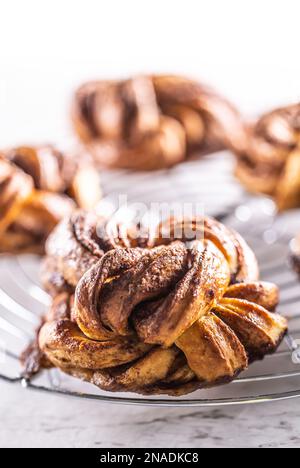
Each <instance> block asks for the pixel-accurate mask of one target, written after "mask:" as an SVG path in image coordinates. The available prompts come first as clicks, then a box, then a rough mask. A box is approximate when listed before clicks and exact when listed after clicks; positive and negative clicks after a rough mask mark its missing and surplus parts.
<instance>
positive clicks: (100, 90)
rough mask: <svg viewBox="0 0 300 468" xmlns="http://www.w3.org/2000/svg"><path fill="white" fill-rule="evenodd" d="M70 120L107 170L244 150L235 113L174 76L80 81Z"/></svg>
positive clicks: (148, 166)
mask: <svg viewBox="0 0 300 468" xmlns="http://www.w3.org/2000/svg"><path fill="white" fill-rule="evenodd" d="M72 120H73V123H74V128H75V130H76V133H77V135H78V136H79V138H80V139H81V141H82V142H83V143H84V144H85V145H86V147H87V148H88V149H89V151H90V152H91V153H92V154H93V155H94V156H95V158H96V160H97V161H98V162H99V163H100V164H101V165H105V166H110V167H120V168H133V169H139V170H152V169H160V168H166V167H170V166H173V165H174V164H177V163H179V162H181V161H184V160H185V159H186V158H188V157H189V156H190V155H191V154H192V153H194V152H195V151H197V152H201V153H210V152H213V151H216V150H219V149H223V148H225V147H229V148H234V149H236V150H239V151H240V150H242V149H243V148H244V140H245V136H244V129H243V125H242V123H241V119H240V116H239V114H238V112H237V111H236V109H235V108H234V107H233V106H232V105H231V104H230V103H229V102H227V101H226V100H225V99H224V98H222V97H220V96H219V95H217V94H216V93H215V92H214V91H212V90H211V89H209V88H207V87H205V86H202V85H201V84H199V83H197V82H195V81H192V80H189V79H186V78H182V77H178V76H167V75H161V76H159V75H156V76H137V77H134V78H132V79H128V80H125V81H94V82H90V83H86V84H84V85H83V86H81V87H80V88H79V89H78V91H77V92H76V94H75V97H74V102H73V111H72Z"/></svg>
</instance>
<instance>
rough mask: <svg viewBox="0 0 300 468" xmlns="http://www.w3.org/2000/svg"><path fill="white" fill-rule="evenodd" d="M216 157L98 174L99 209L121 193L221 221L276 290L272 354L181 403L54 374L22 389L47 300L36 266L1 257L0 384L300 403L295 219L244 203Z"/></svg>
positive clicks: (129, 398) (119, 398) (116, 398)
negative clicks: (283, 321) (277, 335)
mask: <svg viewBox="0 0 300 468" xmlns="http://www.w3.org/2000/svg"><path fill="white" fill-rule="evenodd" d="M219 157H220V156H219V155H216V156H215V157H213V158H210V159H205V160H203V161H192V162H190V163H187V164H185V165H182V166H177V168H175V169H173V170H171V171H164V172H162V173H155V175H154V174H149V173H148V174H138V175H137V174H132V173H126V172H124V171H123V172H121V171H117V172H116V171H114V172H113V171H112V172H107V173H104V174H103V181H104V190H105V192H106V195H107V196H106V197H105V199H104V201H103V204H102V205H101V206H100V207H99V208H100V209H107V207H108V206H109V207H110V208H112V207H113V206H115V204H116V199H117V198H118V195H119V194H120V193H125V194H127V196H128V201H129V203H134V202H135V201H141V200H142V201H145V202H146V203H148V202H152V201H166V202H168V203H170V202H172V201H178V200H180V201H195V200H198V201H201V202H202V203H203V206H204V208H205V212H206V213H208V214H212V215H215V216H217V217H219V218H221V219H223V220H224V219H225V222H226V224H228V225H231V226H232V227H234V228H235V229H237V230H238V231H239V232H240V233H241V234H242V235H243V236H244V237H245V238H246V239H247V241H248V242H249V244H250V245H251V246H252V248H253V249H254V251H255V252H256V255H257V257H258V260H259V263H260V267H261V276H262V279H264V280H268V281H273V282H275V283H277V284H278V285H279V287H280V289H281V303H280V312H281V313H282V314H283V315H285V316H287V317H288V318H289V322H290V325H289V328H290V332H289V334H288V336H287V337H286V339H285V341H284V342H283V343H282V345H281V346H280V348H279V349H278V351H277V352H276V353H275V354H274V355H271V356H268V357H266V358H265V359H264V360H263V361H259V362H256V363H254V364H253V365H252V366H250V368H249V369H248V370H247V371H246V372H245V373H243V374H242V375H241V376H240V377H239V378H238V379H237V380H235V381H234V382H232V383H231V384H229V385H225V386H221V387H218V388H214V389H210V390H199V391H197V392H195V393H193V394H191V395H187V396H185V397H180V398H172V397H169V398H168V397H167V398H166V397H164V398H161V397H160V396H155V397H149V398H145V397H143V396H136V395H131V394H120V393H118V394H111V393H107V392H106V393H105V392H102V391H101V390H99V389H98V388H96V387H94V386H92V385H90V384H88V383H84V382H81V381H79V380H77V379H74V378H72V377H70V376H67V375H64V374H63V373H61V372H60V371H59V370H57V369H52V370H47V371H43V372H42V373H41V374H40V375H38V376H37V377H35V378H34V379H32V380H30V381H25V380H24V379H23V378H22V376H21V367H20V364H19V355H20V353H21V351H22V350H23V349H24V347H25V345H26V344H27V343H28V341H29V340H30V339H31V338H32V337H33V336H34V331H35V328H36V327H37V326H38V324H39V320H40V318H41V316H42V315H43V314H44V313H45V310H46V309H47V307H48V305H49V303H50V298H49V297H48V295H47V294H46V293H45V291H43V289H42V288H41V286H40V283H39V259H37V258H36V257H32V256H23V257H10V256H6V257H4V256H3V257H0V379H4V380H6V381H9V382H11V383H15V384H22V385H23V386H24V387H27V388H31V389H36V390H40V391H44V392H54V393H58V394H64V395H68V396H77V397H81V398H89V399H95V400H100V401H107V402H112V403H125V404H139V405H164V406H220V405H232V404H244V403H258V402H266V401H273V400H283V399H289V398H296V397H299V396H300V283H299V282H298V279H297V278H296V276H295V274H294V273H293V272H292V271H291V269H290V267H289V262H288V251H289V242H290V240H291V238H292V237H293V235H294V233H295V232H296V231H297V230H299V231H300V216H299V212H296V211H295V212H290V213H287V214H285V215H282V216H280V217H277V218H275V217H274V206H273V205H272V203H271V202H270V201H269V200H265V199H260V198H250V197H249V196H246V195H245V194H244V193H243V191H242V190H241V188H240V187H239V185H238V184H235V182H234V180H233V178H232V175H231V174H232V168H231V162H230V159H228V158H227V157H223V158H222V159H219ZM220 166H221V169H220ZM216 168H217V169H216ZM154 178H155V181H154ZM298 218H299V219H298Z"/></svg>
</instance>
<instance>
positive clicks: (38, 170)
mask: <svg viewBox="0 0 300 468" xmlns="http://www.w3.org/2000/svg"><path fill="white" fill-rule="evenodd" d="M86 177H89V181H90V184H89V187H92V190H91V191H90V192H87V189H86V184H85V181H86ZM0 184H1V189H2V190H1V195H0V240H1V242H0V252H10V253H22V252H33V253H43V251H44V244H45V240H46V238H47V237H48V235H49V233H50V232H51V231H52V230H53V228H54V227H55V226H56V224H57V223H58V222H59V221H60V220H61V219H62V218H63V217H64V216H67V215H69V214H70V213H71V212H72V211H73V210H74V208H75V203H74V201H73V200H72V199H71V198H70V196H72V197H73V198H74V200H75V202H76V203H77V204H79V205H80V206H82V205H83V206H86V207H87V208H90V207H92V205H94V204H95V203H96V202H97V201H98V200H99V197H100V192H99V190H100V189H99V181H98V174H97V172H96V170H95V169H93V168H92V166H91V164H90V163H89V162H87V161H82V160H81V159H80V158H79V156H76V157H75V156H74V157H71V156H69V155H67V154H62V153H61V152H60V151H58V150H57V149H56V148H54V147H53V146H50V145H48V146H39V147H18V148H14V149H11V150H9V151H7V152H5V153H3V155H2V156H1V157H0ZM93 186H94V187H93Z"/></svg>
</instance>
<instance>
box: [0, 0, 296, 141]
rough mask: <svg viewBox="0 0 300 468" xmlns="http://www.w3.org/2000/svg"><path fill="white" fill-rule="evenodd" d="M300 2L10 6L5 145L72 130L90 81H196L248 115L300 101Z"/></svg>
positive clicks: (6, 8)
mask: <svg viewBox="0 0 300 468" xmlns="http://www.w3.org/2000/svg"><path fill="white" fill-rule="evenodd" d="M299 18H300V2H299V0H251V1H250V0H226V1H222V0H206V1H203V0H185V1H184V0H151V1H145V0H144V1H141V0H109V1H102V0H74V1H71V0H51V1H50V0H43V1H41V0H26V1H22V0H1V1H0V147H1V146H6V145H10V144H18V143H22V142H27V143H31V142H32V143H34V142H48V141H60V140H62V139H64V138H66V137H68V136H69V135H70V133H71V130H70V127H69V120H68V110H69V109H68V108H69V103H70V96H71V94H72V91H73V89H74V87H76V86H77V85H78V84H79V83H81V82H82V81H83V80H86V79H93V78H100V77H106V78H110V77H119V76H127V75H130V74H132V73H143V72H171V73H181V74H186V75H191V76H193V77H196V78H199V79H200V80H201V79H202V80H204V81H205V82H208V83H209V84H211V85H213V86H215V87H216V88H217V89H218V90H220V91H221V92H223V93H224V94H225V95H226V96H227V97H229V98H231V99H232V100H233V102H235V103H236V104H237V105H238V106H239V108H240V109H241V110H242V111H243V112H244V113H245V114H247V115H253V114H257V113H259V112H260V111H262V110H265V109H268V108H270V107H272V106H273V105H278V104H285V103H286V102H291V101H297V100H299V99H300V53H299V49H300V48H299V29H300V22H299Z"/></svg>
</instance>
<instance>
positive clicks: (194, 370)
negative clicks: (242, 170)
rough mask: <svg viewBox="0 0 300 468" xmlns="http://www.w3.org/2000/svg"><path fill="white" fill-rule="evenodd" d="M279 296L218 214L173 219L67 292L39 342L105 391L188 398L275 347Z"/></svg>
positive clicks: (67, 368) (108, 257)
mask: <svg viewBox="0 0 300 468" xmlns="http://www.w3.org/2000/svg"><path fill="white" fill-rule="evenodd" d="M167 228H168V229H167ZM167 230H168V236H166V232H167ZM129 238H130V236H128V237H127V239H129ZM115 241H116V243H117V244H118V242H119V240H118V239H116V240H115ZM144 241H145V239H144ZM277 303H278V289H277V287H276V286H275V285H273V284H269V283H263V282H259V281H258V268H257V263H256V259H255V257H254V254H253V252H252V251H251V249H250V248H249V247H248V246H247V244H246V243H245V242H244V241H243V239H242V238H241V237H240V236H239V235H238V234H236V233H235V232H233V231H231V230H229V229H227V228H226V227H225V226H223V225H222V224H220V223H218V222H217V221H214V220H212V219H209V218H203V219H198V220H193V221H188V220H177V221H176V220H174V219H171V220H169V222H168V223H164V224H162V225H160V226H159V228H158V230H157V233H156V235H155V236H154V237H153V238H152V239H150V240H149V245H148V246H144V247H140V246H136V245H135V246H134V247H124V246H117V247H116V248H114V249H111V250H109V251H108V252H107V253H106V254H105V255H102V257H101V258H100V259H98V260H97V261H96V262H94V264H93V265H92V266H91V267H90V268H89V269H88V270H87V271H86V273H85V274H84V275H83V277H82V278H81V280H80V281H79V283H78V284H77V286H76V290H75V293H74V295H73V294H72V293H68V292H63V293H61V294H59V295H58V296H57V297H56V298H55V299H54V301H53V306H52V309H51V311H50V314H49V316H48V317H47V320H46V323H45V324H44V325H43V327H42V328H41V331H40V334H39V346H40V349H41V350H42V352H43V353H44V354H45V356H46V357H47V359H48V360H49V361H50V362H51V363H52V364H53V365H54V366H56V367H58V368H60V369H61V370H63V371H64V372H66V373H69V374H71V375H73V376H77V377H80V378H82V379H84V380H87V381H89V382H92V383H93V384H95V385H97V386H99V387H100V388H102V389H104V390H109V391H131V392H138V393H141V394H158V393H166V394H169V395H182V394H185V393H188V392H192V391H194V390H195V389H197V388H203V387H210V386H214V385H217V384H220V383H225V382H229V381H231V380H232V379H234V378H235V377H236V376H237V375H238V374H239V373H240V372H241V371H242V370H244V369H246V368H247V366H248V363H249V360H254V359H257V358H262V357H263V356H264V355H265V354H267V353H272V352H274V351H275V349H276V348H277V346H278V345H279V343H280V342H281V339H282V337H283V336H284V334H285V332H286V330H287V322H286V320H285V318H283V317H282V316H280V315H278V314H276V313H274V310H275V308H276V305H277Z"/></svg>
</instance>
